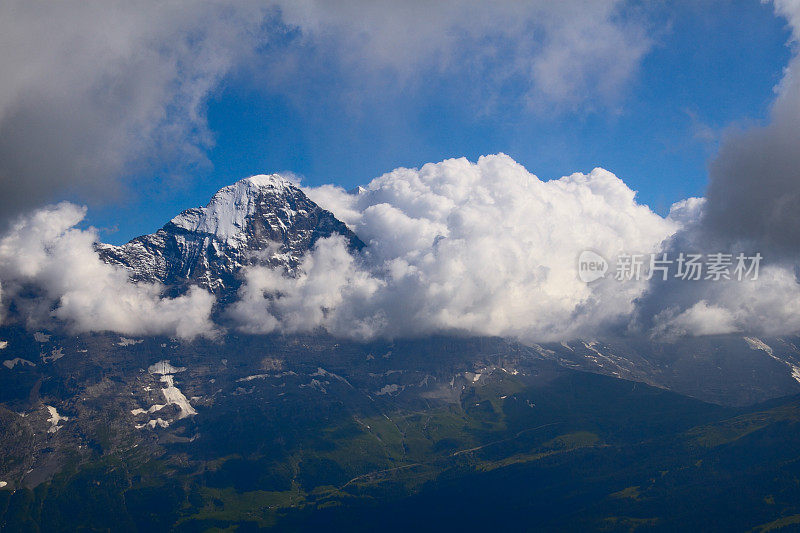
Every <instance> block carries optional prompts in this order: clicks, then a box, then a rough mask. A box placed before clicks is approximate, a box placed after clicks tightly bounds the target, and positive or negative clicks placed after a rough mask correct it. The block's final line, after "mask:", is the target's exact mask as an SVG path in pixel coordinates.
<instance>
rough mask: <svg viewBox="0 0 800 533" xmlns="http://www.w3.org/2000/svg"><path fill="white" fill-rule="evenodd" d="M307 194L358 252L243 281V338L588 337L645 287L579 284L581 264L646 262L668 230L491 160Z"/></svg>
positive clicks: (238, 314)
mask: <svg viewBox="0 0 800 533" xmlns="http://www.w3.org/2000/svg"><path fill="white" fill-rule="evenodd" d="M307 193H308V194H309V195H310V196H311V198H312V199H314V200H315V201H317V202H319V203H320V204H321V205H322V206H323V207H326V208H328V209H331V210H333V212H334V213H335V214H337V215H338V216H340V217H341V218H342V219H344V221H345V222H346V223H347V224H348V225H349V226H350V227H351V228H352V229H353V230H354V231H355V232H356V233H357V234H358V235H359V236H360V237H361V238H362V239H363V240H364V241H365V242H366V243H367V245H368V247H367V249H366V251H365V252H364V254H363V255H361V256H360V257H358V258H352V257H350V256H349V255H348V254H347V252H346V249H345V247H344V244H343V243H342V242H341V241H339V240H336V239H335V240H332V241H323V242H321V243H320V244H319V245H318V246H317V248H316V249H315V250H314V251H313V252H312V253H311V254H310V255H309V256H308V257H307V258H306V262H305V263H304V264H303V265H302V266H301V269H300V270H301V272H302V273H301V274H300V276H299V277H298V278H297V279H291V278H286V277H283V276H281V275H280V274H279V273H277V272H274V271H267V270H263V269H257V270H250V271H249V272H248V274H247V283H246V284H245V285H244V287H243V289H242V291H241V293H240V296H241V301H240V302H239V304H237V306H236V308H235V312H234V315H233V316H234V317H235V319H236V321H237V323H238V324H239V325H240V327H241V328H242V329H244V330H246V331H275V330H279V331H300V330H305V331H308V330H312V329H314V328H317V327H324V328H325V329H327V330H328V331H330V332H332V333H334V334H338V335H344V336H357V337H371V336H390V337H395V336H409V335H410V336H419V335H426V334H431V333H442V332H466V333H469V334H476V335H502V336H515V337H520V338H524V339H528V340H534V339H535V340H540V341H542V340H555V339H566V338H573V337H576V336H591V335H594V334H597V333H599V332H601V331H605V330H606V328H609V327H611V326H613V325H617V324H619V323H620V322H624V321H625V320H626V319H627V317H628V316H629V315H630V314H631V313H632V311H633V307H634V300H635V298H637V297H638V296H639V295H641V293H642V291H643V290H644V289H645V287H646V283H645V282H644V281H642V282H638V283H637V282H631V283H627V284H620V283H617V282H615V281H614V280H612V279H603V280H599V281H597V282H595V283H592V284H586V283H583V282H582V281H580V279H579V278H578V273H577V260H578V256H579V254H580V252H581V251H583V250H586V249H591V250H594V251H595V252H597V253H600V254H601V255H603V256H604V257H608V258H610V257H613V256H616V255H617V254H619V253H620V252H623V251H626V250H637V251H641V252H644V253H646V252H649V251H655V250H656V249H658V246H659V244H660V243H661V241H662V240H663V239H665V238H666V237H668V236H670V235H671V234H672V233H673V232H674V231H675V229H676V228H677V224H676V223H675V222H674V221H672V220H671V219H665V218H662V217H660V216H659V215H657V214H655V213H653V212H652V211H651V210H650V209H649V208H647V207H646V206H643V205H640V204H638V203H637V202H636V200H635V193H634V191H632V190H630V189H629V188H628V187H627V186H626V185H625V184H624V183H623V182H622V181H621V180H620V179H619V178H617V177H616V176H614V175H613V174H611V173H610V172H607V171H605V170H602V169H595V170H593V171H592V172H591V173H589V174H573V175H571V176H566V177H564V178H561V179H559V180H552V181H542V180H540V179H538V178H537V177H536V176H534V175H533V174H531V173H530V172H528V171H527V170H526V169H525V168H523V167H522V166H521V165H519V164H517V163H516V162H515V161H513V160H512V159H511V158H510V157H508V156H506V155H503V154H499V155H494V156H486V157H481V158H480V159H479V160H478V161H477V162H476V163H471V162H469V161H467V160H466V159H451V160H447V161H443V162H441V163H435V164H428V165H425V166H423V167H422V168H420V169H406V168H401V169H397V170H395V171H393V172H390V173H388V174H385V175H383V176H381V177H379V178H376V179H375V180H373V181H372V182H371V183H370V184H369V185H368V186H367V187H366V188H365V189H364V190H363V191H362V192H361V193H360V194H357V195H351V194H348V193H347V192H345V191H344V190H341V189H335V188H332V187H322V188H319V189H309V190H307ZM257 310H266V311H267V313H262V312H257Z"/></svg>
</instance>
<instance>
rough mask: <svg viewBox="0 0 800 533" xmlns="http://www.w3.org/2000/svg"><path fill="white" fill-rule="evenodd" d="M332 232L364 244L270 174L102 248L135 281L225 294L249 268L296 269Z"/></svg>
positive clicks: (243, 182)
mask: <svg viewBox="0 0 800 533" xmlns="http://www.w3.org/2000/svg"><path fill="white" fill-rule="evenodd" d="M334 234H339V235H342V236H344V237H345V238H346V239H348V241H349V243H350V246H351V248H353V249H360V248H362V247H363V246H364V244H363V243H362V242H361V240H359V238H358V237H357V236H356V235H355V234H354V233H353V232H351V231H350V230H349V229H348V228H347V226H346V225H345V224H344V223H343V222H341V221H340V220H338V219H336V218H335V217H334V216H333V214H332V213H330V212H329V211H326V210H324V209H322V208H321V207H320V206H318V205H317V204H315V203H314V202H313V201H311V200H310V199H309V198H308V197H307V196H306V195H305V193H303V191H301V190H300V189H299V188H298V187H297V186H296V185H295V184H294V183H292V182H291V181H289V180H288V179H286V178H284V177H282V176H280V175H278V174H271V175H258V176H251V177H249V178H245V179H243V180H240V181H237V182H236V183H234V184H232V185H228V186H227V187H223V188H222V189H220V190H219V191H217V192H216V193H215V194H214V196H213V197H212V198H211V200H210V201H209V203H208V204H207V205H206V206H205V207H195V208H192V209H187V210H186V211H183V212H182V213H181V214H179V215H178V216H176V217H174V218H173V219H172V220H171V221H170V222H168V223H167V224H166V225H165V226H164V227H163V228H161V229H160V230H158V231H157V232H156V233H153V234H151V235H144V236H142V237H137V238H136V239H133V240H132V241H130V242H128V243H127V244H123V245H122V246H111V245H107V244H100V245H98V246H97V249H98V252H99V253H100V255H101V257H102V258H103V260H104V261H106V262H107V263H112V264H118V265H122V266H124V267H126V268H127V269H129V270H130V272H131V279H133V280H134V281H159V282H162V283H165V284H167V285H168V286H172V287H176V288H178V289H181V288H183V287H185V286H187V285H191V284H197V285H200V286H203V287H206V288H208V289H209V290H211V291H213V292H215V293H218V294H222V293H226V292H230V291H232V290H235V289H236V288H237V287H238V286H239V285H240V283H241V279H240V278H239V276H238V273H239V270H240V269H241V268H242V267H243V266H247V265H253V264H267V265H271V266H275V267H283V268H286V269H288V270H290V271H291V270H293V269H294V268H296V267H297V265H298V264H299V262H300V259H301V258H302V256H303V254H305V252H306V251H308V250H309V249H310V248H311V247H312V246H313V245H314V243H315V242H316V241H317V240H318V239H320V238H324V237H329V236H331V235H334ZM267 251H269V252H270V253H266V254H265V253H264V252H267Z"/></svg>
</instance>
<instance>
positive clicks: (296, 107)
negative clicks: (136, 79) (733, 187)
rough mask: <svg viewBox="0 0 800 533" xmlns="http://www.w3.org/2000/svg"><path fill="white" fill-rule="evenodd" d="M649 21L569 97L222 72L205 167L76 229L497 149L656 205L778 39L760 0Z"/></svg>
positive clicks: (658, 12) (677, 192)
mask: <svg viewBox="0 0 800 533" xmlns="http://www.w3.org/2000/svg"><path fill="white" fill-rule="evenodd" d="M646 27H647V35H648V37H649V39H651V41H652V45H651V46H650V47H649V49H648V51H647V52H646V53H645V55H644V56H643V58H642V59H641V61H640V63H639V65H638V67H637V68H636V70H635V71H634V72H633V74H632V76H631V78H630V79H629V80H627V81H626V83H625V84H624V86H622V87H621V88H620V89H619V90H618V91H617V92H616V93H615V94H614V95H613V96H612V97H611V98H605V99H600V100H596V99H593V98H591V97H590V98H588V99H587V100H585V101H582V102H580V103H578V104H575V105H572V104H568V105H550V103H548V102H544V103H543V105H537V103H536V102H533V103H532V104H531V103H530V102H527V101H526V100H525V98H524V97H523V96H524V93H525V87H524V86H523V84H522V83H521V82H519V80H514V79H511V80H509V81H507V82H505V83H504V84H503V85H502V86H501V87H499V88H498V87H493V88H492V89H491V90H489V89H486V88H484V87H481V77H480V76H475V75H474V73H471V72H463V71H458V70H455V71H454V70H449V71H447V72H444V73H443V72H439V71H437V70H436V69H427V70H423V71H421V72H420V73H418V77H417V78H415V79H414V80H412V81H407V80H401V79H398V80H395V79H394V78H393V77H391V76H388V77H385V78H382V77H380V76H375V77H374V78H369V79H366V80H365V81H364V83H363V85H362V86H359V84H358V83H354V82H353V77H351V76H348V73H347V72H346V71H345V68H344V67H342V65H340V64H328V63H326V62H325V61H311V62H309V70H304V71H303V75H302V76H300V77H298V78H296V79H294V80H292V82H291V84H290V86H289V87H288V88H287V87H286V84H285V83H281V84H279V85H281V87H276V84H273V83H270V82H269V78H270V76H271V75H272V72H270V67H271V64H270V63H269V62H265V63H264V65H260V66H259V69H260V71H259V73H258V74H257V75H253V73H252V72H250V71H242V72H241V73H239V74H237V73H233V74H231V75H229V76H227V77H226V78H225V79H224V80H223V82H222V83H221V84H220V85H219V86H217V87H216V88H215V89H214V90H213V91H211V93H210V94H209V96H208V99H207V103H206V104H205V105H206V110H207V124H208V129H209V131H210V132H211V134H212V136H213V146H212V147H211V148H209V149H208V151H207V158H208V161H207V163H205V164H202V165H200V166H199V167H197V168H193V169H192V170H191V172H186V174H187V177H185V178H184V179H183V180H181V181H179V182H178V184H175V183H174V182H173V181H172V180H168V179H167V178H163V179H159V176H158V175H157V173H156V174H153V175H152V176H150V175H149V174H147V175H145V176H143V177H144V178H146V179H144V180H143V183H145V184H146V185H145V186H143V187H141V188H133V189H132V192H133V194H131V195H128V196H127V197H126V198H124V200H122V201H119V200H115V201H112V202H110V203H108V202H106V203H105V204H104V203H103V202H100V203H97V204H90V205H91V209H90V212H89V217H88V218H87V223H88V224H92V225H95V226H96V227H98V228H101V229H102V237H103V239H104V240H106V241H108V242H111V243H119V242H124V241H127V240H128V239H130V238H132V237H134V236H136V235H139V234H142V233H149V232H152V231H154V230H155V229H157V228H158V227H160V226H161V225H162V224H163V223H164V222H166V220H168V219H169V218H171V217H172V216H173V215H174V214H176V213H177V212H179V211H181V210H182V209H185V208H188V207H192V206H195V205H204V204H205V203H206V201H207V200H208V198H209V197H210V195H211V194H213V192H214V191H215V190H217V189H219V188H220V187H222V186H224V185H227V184H229V183H232V182H234V181H236V180H237V179H240V178H242V177H246V176H248V175H252V174H256V173H269V172H278V171H290V172H293V173H295V174H297V175H299V176H302V180H303V183H305V184H308V185H320V184H324V183H335V184H338V185H341V186H343V187H345V188H350V187H353V186H356V185H359V184H364V183H366V182H368V181H369V180H371V179H372V178H374V177H376V176H378V175H380V174H382V173H384V172H388V171H389V170H392V169H393V168H396V167H398V166H410V167H418V166H420V165H422V164H424V163H426V162H433V161H440V160H442V159H445V158H451V157H461V156H465V157H467V158H469V159H470V160H475V159H476V158H477V157H478V156H479V155H483V154H490V153H497V152H505V153H507V154H509V155H510V156H512V157H513V158H514V159H515V160H517V161H518V162H520V163H521V164H523V165H524V166H525V167H526V168H528V169H529V170H530V171H531V172H533V173H535V174H536V175H538V176H539V177H540V178H543V179H549V178H555V177H560V176H562V175H565V174H569V173H572V172H578V171H580V172H587V171H589V170H591V169H592V168H594V167H597V166H600V167H603V168H606V169H608V170H610V171H612V172H614V173H615V174H617V175H618V176H620V177H621V178H622V179H624V180H625V182H626V183H627V184H628V185H629V186H630V187H631V188H633V189H635V190H637V191H638V192H639V200H640V201H641V202H643V203H646V204H648V205H650V206H651V207H652V208H653V209H654V210H656V211H657V212H659V213H662V214H663V213H665V212H666V211H667V210H668V209H669V206H670V205H671V204H672V203H673V202H675V201H677V200H680V199H683V198H686V197H688V196H701V195H703V194H704V190H705V186H706V183H707V164H708V161H709V158H711V157H713V155H714V153H715V150H716V146H717V142H718V139H719V136H720V135H721V134H722V133H723V132H724V131H725V129H726V128H730V127H732V126H736V125H737V124H741V125H745V124H748V123H750V122H752V121H762V120H764V119H765V117H766V116H767V114H768V110H769V104H770V102H771V101H772V100H773V98H774V92H773V88H774V86H775V85H776V83H777V82H778V81H779V80H780V78H781V75H782V69H783V68H784V66H785V65H786V64H787V62H788V60H789V58H790V50H789V49H788V48H787V46H786V42H787V40H788V39H789V35H790V34H789V31H788V29H787V27H786V24H785V21H784V20H783V19H780V18H778V17H776V16H775V14H774V12H773V8H772V6H771V5H763V4H761V3H760V2H757V1H736V2H723V1H714V2H700V3H694V2H679V3H674V2H673V3H668V4H666V3H665V4H662V5H660V6H659V7H658V9H653V8H652V7H650V8H648V11H647V24H646ZM287 39H290V37H288V38H287ZM255 61H258V60H257V59H256V60H255ZM150 172H151V173H152V171H150ZM151 177H152V178H155V179H150V178H151ZM74 199H76V200H78V201H81V200H82V198H81V197H80V195H77V196H76V197H75V198H74Z"/></svg>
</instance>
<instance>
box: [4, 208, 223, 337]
mask: <svg viewBox="0 0 800 533" xmlns="http://www.w3.org/2000/svg"><path fill="white" fill-rule="evenodd" d="M85 214H86V210H85V208H81V207H78V206H75V205H73V204H70V203H62V204H59V205H57V206H51V207H48V208H44V209H41V210H38V211H36V212H34V213H33V214H31V215H29V216H27V217H23V218H21V219H19V220H18V222H17V223H15V224H14V226H13V227H12V229H11V230H10V231H9V232H8V233H7V234H6V235H5V236H3V237H2V239H0V279H2V291H3V292H2V297H3V301H4V303H5V305H9V304H11V303H12V302H13V304H14V307H15V309H14V313H15V314H16V315H18V316H19V317H21V318H22V319H23V320H24V321H25V322H26V325H27V327H29V328H40V327H50V326H53V325H54V324H56V323H59V322H60V323H61V324H64V325H66V327H67V329H69V330H70V331H72V332H74V333H81V332H88V331H115V332H119V333H122V334H127V335H170V336H177V337H181V338H187V339H191V338H194V337H197V336H199V335H203V336H213V335H214V334H215V327H214V325H213V324H212V323H211V320H210V314H211V308H212V306H213V304H214V297H213V296H212V295H211V294H209V293H207V292H206V291H204V290H202V289H200V288H197V287H195V288H193V289H191V290H190V291H189V292H188V293H187V294H186V295H184V296H180V297H178V298H174V299H168V298H162V297H161V291H162V287H160V286H158V285H155V284H145V283H140V284H133V283H131V282H130V281H129V280H128V273H127V272H126V271H125V270H124V269H122V268H119V267H114V266H111V265H107V264H105V263H103V262H102V261H101V260H100V257H99V255H98V254H97V253H96V252H95V250H94V243H96V242H97V234H96V232H95V231H94V230H92V229H89V230H81V229H77V228H75V226H76V225H77V224H78V223H79V222H80V221H81V220H82V219H83V217H84V216H85ZM4 309H5V307H4ZM0 317H1V315H0ZM57 321H58V322H57Z"/></svg>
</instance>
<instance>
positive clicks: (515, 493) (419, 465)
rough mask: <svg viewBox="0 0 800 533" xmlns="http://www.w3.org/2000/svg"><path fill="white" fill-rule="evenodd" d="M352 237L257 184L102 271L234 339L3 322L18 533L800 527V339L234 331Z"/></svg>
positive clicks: (7, 520)
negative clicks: (328, 244) (203, 295)
mask: <svg viewBox="0 0 800 533" xmlns="http://www.w3.org/2000/svg"><path fill="white" fill-rule="evenodd" d="M353 194H359V192H358V191H354V192H353ZM335 235H339V236H341V237H342V238H343V239H344V240H345V241H346V243H347V247H348V249H349V250H350V251H351V253H353V254H355V255H358V254H361V253H365V250H367V248H368V247H367V246H366V245H365V243H364V242H363V241H362V240H361V239H360V238H359V236H357V235H356V234H354V233H353V232H352V231H351V230H350V229H348V227H347V226H346V225H345V224H344V223H343V222H341V221H340V220H338V219H337V218H336V217H335V216H334V214H332V213H331V212H329V211H326V210H324V209H322V208H321V207H320V206H318V205H317V204H315V203H314V202H313V201H312V200H311V199H309V197H308V196H306V194H305V193H304V192H303V191H302V190H301V189H300V188H298V187H297V186H296V185H294V184H293V183H291V182H290V181H287V180H286V179H284V178H282V177H280V176H278V175H272V176H254V177H251V178H247V179H244V180H241V181H239V182H237V183H235V184H233V185H231V186H228V187H225V188H223V189H221V190H220V191H219V192H217V193H216V194H215V195H214V196H213V198H212V199H211V201H210V202H209V203H208V205H207V206H206V207H204V208H194V209H188V210H186V211H184V212H182V213H180V214H179V215H178V216H176V217H175V218H173V219H172V220H171V221H169V222H168V223H167V224H166V225H164V226H163V227H162V228H161V229H160V230H158V231H157V232H155V233H154V234H152V235H145V236H142V237H138V238H136V239H133V240H132V241H130V242H129V243H127V244H124V245H122V246H112V245H106V244H97V245H96V248H95V249H96V252H97V253H98V254H99V256H100V257H101V258H102V260H103V261H104V262H106V263H108V264H112V265H118V266H119V267H121V268H124V269H126V271H127V273H128V274H129V277H130V279H131V280H133V281H134V282H158V283H160V284H163V287H164V294H165V295H167V296H176V295H181V294H184V293H186V291H187V290H188V289H190V288H192V287H194V286H199V287H201V288H202V289H204V290H207V291H209V292H211V293H212V294H213V295H214V296H215V297H216V302H217V303H216V304H215V308H214V310H213V313H212V316H213V317H214V319H215V321H216V322H217V323H219V324H220V328H221V329H220V334H219V335H218V336H217V337H215V338H213V339H208V338H195V339H194V340H181V339H176V338H169V337H126V336H120V335H119V334H112V333H93V334H80V335H74V334H69V333H68V329H65V328H61V327H59V326H58V324H54V325H53V326H52V327H51V328H43V329H41V330H38V331H37V330H31V329H29V328H26V327H24V324H23V322H22V321H21V320H18V319H17V320H15V317H14V316H13V313H12V315H11V316H10V317H7V320H5V322H4V325H3V326H2V327H0V362H1V363H2V364H0V529H1V530H7V531H52V530H81V531H106V530H111V529H113V530H115V531H137V530H148V531H150V530H157V531H158V530H175V531H208V530H210V531H222V530H231V531H233V530H235V531H254V530H259V529H264V528H278V529H280V530H320V529H325V530H344V529H347V530H355V531H360V530H363V531H374V530H377V529H380V530H408V529H410V528H416V529H417V530H440V529H441V528H446V529H448V530H451V529H455V528H469V529H476V528H477V529H489V528H492V529H495V530H520V529H525V530H531V529H535V530H559V531H561V530H587V529H600V530H607V531H634V530H668V531H675V530H679V529H684V530H685V529H703V530H709V531H714V530H719V531H723V530H729V529H730V528H732V527H734V526H735V527H736V529H753V530H757V531H770V530H775V529H779V528H783V527H797V526H798V525H800V338H755V337H742V336H735V335H726V336H706V337H696V338H685V339H680V340H674V341H671V342H657V341H651V340H646V339H642V338H635V339H634V338H628V337H616V338H602V339H578V340H565V341H564V342H555V343H522V342H519V341H517V340H513V339H504V338H494V337H492V338H487V337H468V336H463V335H452V336H447V335H438V336H431V337H424V338H397V339H393V340H370V341H363V342H356V341H353V340H346V339H342V338H338V337H334V336H331V335H330V334H328V333H326V332H325V331H324V330H321V329H320V330H319V331H315V332H313V333H305V334H292V335H289V334H280V333H273V334H270V335H250V334H244V333H242V332H241V331H239V330H237V329H235V328H231V327H226V324H225V317H226V313H225V310H226V306H228V305H229V304H231V302H233V301H235V299H236V295H237V292H238V291H239V289H240V287H241V285H242V283H243V278H242V269H244V268H246V267H252V266H262V267H268V268H273V269H278V270H279V271H280V272H282V273H283V274H284V275H286V276H292V275H296V272H297V269H298V266H299V265H300V264H301V260H302V258H303V257H304V255H305V254H306V253H307V252H309V251H310V250H312V249H313V247H314V245H315V243H317V242H318V241H319V240H320V239H324V238H327V237H331V236H335ZM12 311H13V310H12ZM76 495H80V497H76Z"/></svg>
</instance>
